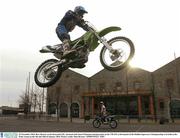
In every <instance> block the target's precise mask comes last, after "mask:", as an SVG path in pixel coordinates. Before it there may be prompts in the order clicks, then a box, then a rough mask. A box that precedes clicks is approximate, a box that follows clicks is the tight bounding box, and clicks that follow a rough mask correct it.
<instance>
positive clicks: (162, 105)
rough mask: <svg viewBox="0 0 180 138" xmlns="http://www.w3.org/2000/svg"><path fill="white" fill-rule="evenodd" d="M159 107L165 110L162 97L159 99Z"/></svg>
mask: <svg viewBox="0 0 180 138" xmlns="http://www.w3.org/2000/svg"><path fill="white" fill-rule="evenodd" d="M159 109H160V110H161V111H162V110H164V100H162V99H160V100H159Z"/></svg>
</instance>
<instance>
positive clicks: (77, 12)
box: [74, 6, 88, 16]
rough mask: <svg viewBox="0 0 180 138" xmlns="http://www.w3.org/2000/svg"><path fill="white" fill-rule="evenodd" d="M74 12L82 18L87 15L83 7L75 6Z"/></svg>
mask: <svg viewBox="0 0 180 138" xmlns="http://www.w3.org/2000/svg"><path fill="white" fill-rule="evenodd" d="M74 12H75V13H76V14H78V15H79V16H83V15H84V14H85V13H88V12H87V11H86V10H85V8H84V7H83V6H76V7H75V9H74Z"/></svg>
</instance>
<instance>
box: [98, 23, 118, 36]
mask: <svg viewBox="0 0 180 138" xmlns="http://www.w3.org/2000/svg"><path fill="white" fill-rule="evenodd" d="M120 30H121V28H120V27H117V26H111V27H107V28H105V29H103V30H101V31H100V32H99V36H100V37H103V36H105V35H106V34H108V33H110V32H113V31H120Z"/></svg>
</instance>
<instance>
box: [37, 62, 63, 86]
mask: <svg viewBox="0 0 180 138" xmlns="http://www.w3.org/2000/svg"><path fill="white" fill-rule="evenodd" d="M57 61H58V60H56V59H49V60H46V61H44V62H43V63H42V64H41V65H39V67H38V68H37V70H36V72H35V75H34V80H35V82H36V84H37V85H38V86H39V87H49V86H51V85H53V84H55V83H56V82H57V80H58V79H59V78H60V76H61V74H62V69H61V67H60V66H56V67H53V68H51V69H49V70H46V69H47V67H49V66H50V65H52V64H54V63H56V62H57Z"/></svg>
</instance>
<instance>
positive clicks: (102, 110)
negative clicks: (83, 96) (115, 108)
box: [100, 101, 107, 121]
mask: <svg viewBox="0 0 180 138" xmlns="http://www.w3.org/2000/svg"><path fill="white" fill-rule="evenodd" d="M100 113H101V117H102V118H103V119H104V121H105V118H106V116H107V112H106V106H105V105H104V102H103V101H101V102H100Z"/></svg>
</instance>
